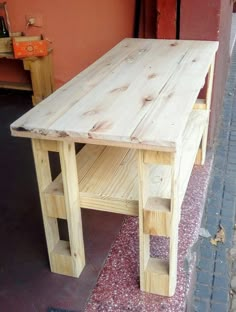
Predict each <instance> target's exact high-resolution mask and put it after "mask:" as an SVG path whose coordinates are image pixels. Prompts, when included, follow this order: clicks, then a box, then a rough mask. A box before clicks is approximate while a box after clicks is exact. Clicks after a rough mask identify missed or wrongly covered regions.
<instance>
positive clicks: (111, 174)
mask: <svg viewBox="0 0 236 312" xmlns="http://www.w3.org/2000/svg"><path fill="white" fill-rule="evenodd" d="M207 118H208V112H205V111H193V112H192V113H191V116H190V119H189V122H188V124H187V127H186V129H185V132H184V135H183V142H182V151H181V162H180V169H179V177H178V182H179V186H180V187H179V189H180V193H179V194H180V196H179V197H180V200H179V204H180V205H181V203H182V200H183V196H184V194H185V190H186V188H187V184H188V181H189V177H190V175H191V171H192V167H193V165H194V160H195V158H196V155H197V151H198V147H199V144H200V140H201V137H202V134H203V131H204V128H205V125H206V121H207ZM136 157H137V151H136V150H133V149H127V148H120V147H110V146H99V145H89V144H88V145H85V146H84V147H83V148H82V150H81V151H80V152H79V153H78V155H77V169H78V183H79V191H80V205H81V207H82V208H87V209H95V210H102V211H109V212H114V213H121V214H125V215H131V216H138V205H139V185H138V168H137V163H138V160H137V159H136ZM167 160H168V159H167ZM162 162H163V161H162ZM168 163H169V161H168ZM148 166H149V167H150V168H149V171H150V181H149V186H148V188H149V192H150V194H148V196H149V197H150V198H159V201H160V202H159V203H158V205H157V206H158V208H157V211H155V210H153V209H149V208H148V207H147V211H146V212H147V214H150V215H151V217H150V218H151V219H152V218H153V215H155V218H154V219H158V218H160V219H162V221H163V223H164V225H163V226H162V229H161V230H160V233H162V234H163V235H164V236H168V233H169V229H168V224H169V218H170V216H169V214H170V213H169V212H170V210H171V204H170V200H169V199H168V198H171V166H170V165H166V164H164V165H163V164H154V165H148ZM44 197H45V200H46V203H47V205H46V206H47V208H46V209H47V214H48V216H50V217H54V218H61V219H66V210H65V203H64V202H65V201H64V192H63V183H62V176H61V174H60V175H59V176H58V177H57V178H56V179H55V180H54V181H53V182H52V183H51V184H50V185H49V186H48V187H47V188H46V189H45V190H44ZM166 198H167V200H166ZM150 204H151V206H153V205H152V204H153V203H150ZM151 206H150V207H151ZM154 206H155V205H154ZM162 206H163V207H164V208H165V207H166V208H165V209H164V210H163V209H162ZM162 221H161V223H162ZM165 224H166V225H165ZM164 227H166V229H164ZM148 233H149V234H152V233H150V231H148ZM160 233H158V235H160ZM153 234H154V235H157V234H155V233H153Z"/></svg>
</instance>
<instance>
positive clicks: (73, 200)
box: [59, 142, 85, 277]
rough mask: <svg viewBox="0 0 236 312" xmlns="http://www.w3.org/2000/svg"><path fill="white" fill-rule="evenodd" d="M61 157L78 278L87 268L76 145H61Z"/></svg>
mask: <svg viewBox="0 0 236 312" xmlns="http://www.w3.org/2000/svg"><path fill="white" fill-rule="evenodd" d="M59 155H60V163H61V171H62V180H63V188H64V197H65V207H66V216H67V225H68V232H69V241H70V254H71V262H72V272H73V273H72V275H73V276H75V277H78V276H79V275H80V273H81V272H82V270H83V268H84V266H85V254H84V241H83V230H82V220H81V211H80V201H79V186H78V176H77V167H76V159H75V147H74V143H67V142H62V143H60V144H59Z"/></svg>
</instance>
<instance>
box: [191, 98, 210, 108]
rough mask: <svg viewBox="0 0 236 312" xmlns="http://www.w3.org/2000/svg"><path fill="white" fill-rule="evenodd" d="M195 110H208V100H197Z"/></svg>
mask: <svg viewBox="0 0 236 312" xmlns="http://www.w3.org/2000/svg"><path fill="white" fill-rule="evenodd" d="M193 109H207V104H206V100H204V99H197V101H196V103H195V104H194V107H193Z"/></svg>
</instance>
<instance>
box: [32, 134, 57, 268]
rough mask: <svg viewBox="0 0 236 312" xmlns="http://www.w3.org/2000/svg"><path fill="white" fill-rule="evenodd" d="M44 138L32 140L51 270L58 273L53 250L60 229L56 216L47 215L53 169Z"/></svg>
mask: <svg viewBox="0 0 236 312" xmlns="http://www.w3.org/2000/svg"><path fill="white" fill-rule="evenodd" d="M42 142H43V141H42V140H32V148H33V154H34V162H35V168H36V175H37V180H38V187H39V195H40V201H41V208H42V215H43V223H44V230H45V235H46V242H47V249H48V256H49V262H50V267H51V271H52V272H55V273H57V272H58V268H57V266H56V265H55V261H54V260H53V258H52V252H53V250H54V248H55V246H56V245H57V243H58V242H59V240H60V237H59V230H58V224H57V219H56V218H51V217H49V216H48V215H47V212H46V210H47V207H46V201H45V197H44V195H43V190H44V189H45V188H46V187H47V186H48V185H49V184H50V183H51V181H52V178H51V170H50V164H49V158H48V152H47V151H43V150H42V148H41V145H42Z"/></svg>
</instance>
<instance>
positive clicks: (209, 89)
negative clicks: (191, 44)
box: [201, 60, 215, 165]
mask: <svg viewBox="0 0 236 312" xmlns="http://www.w3.org/2000/svg"><path fill="white" fill-rule="evenodd" d="M214 68H215V60H213V62H212V64H211V66H210V69H209V72H208V80H207V94H206V106H207V110H208V111H210V108H211V98H212V88H213V76H214ZM208 127H209V119H208V122H207V124H206V127H205V132H204V135H203V137H202V143H201V149H202V159H201V164H202V165H203V164H204V163H205V159H206V149H207V138H208Z"/></svg>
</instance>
